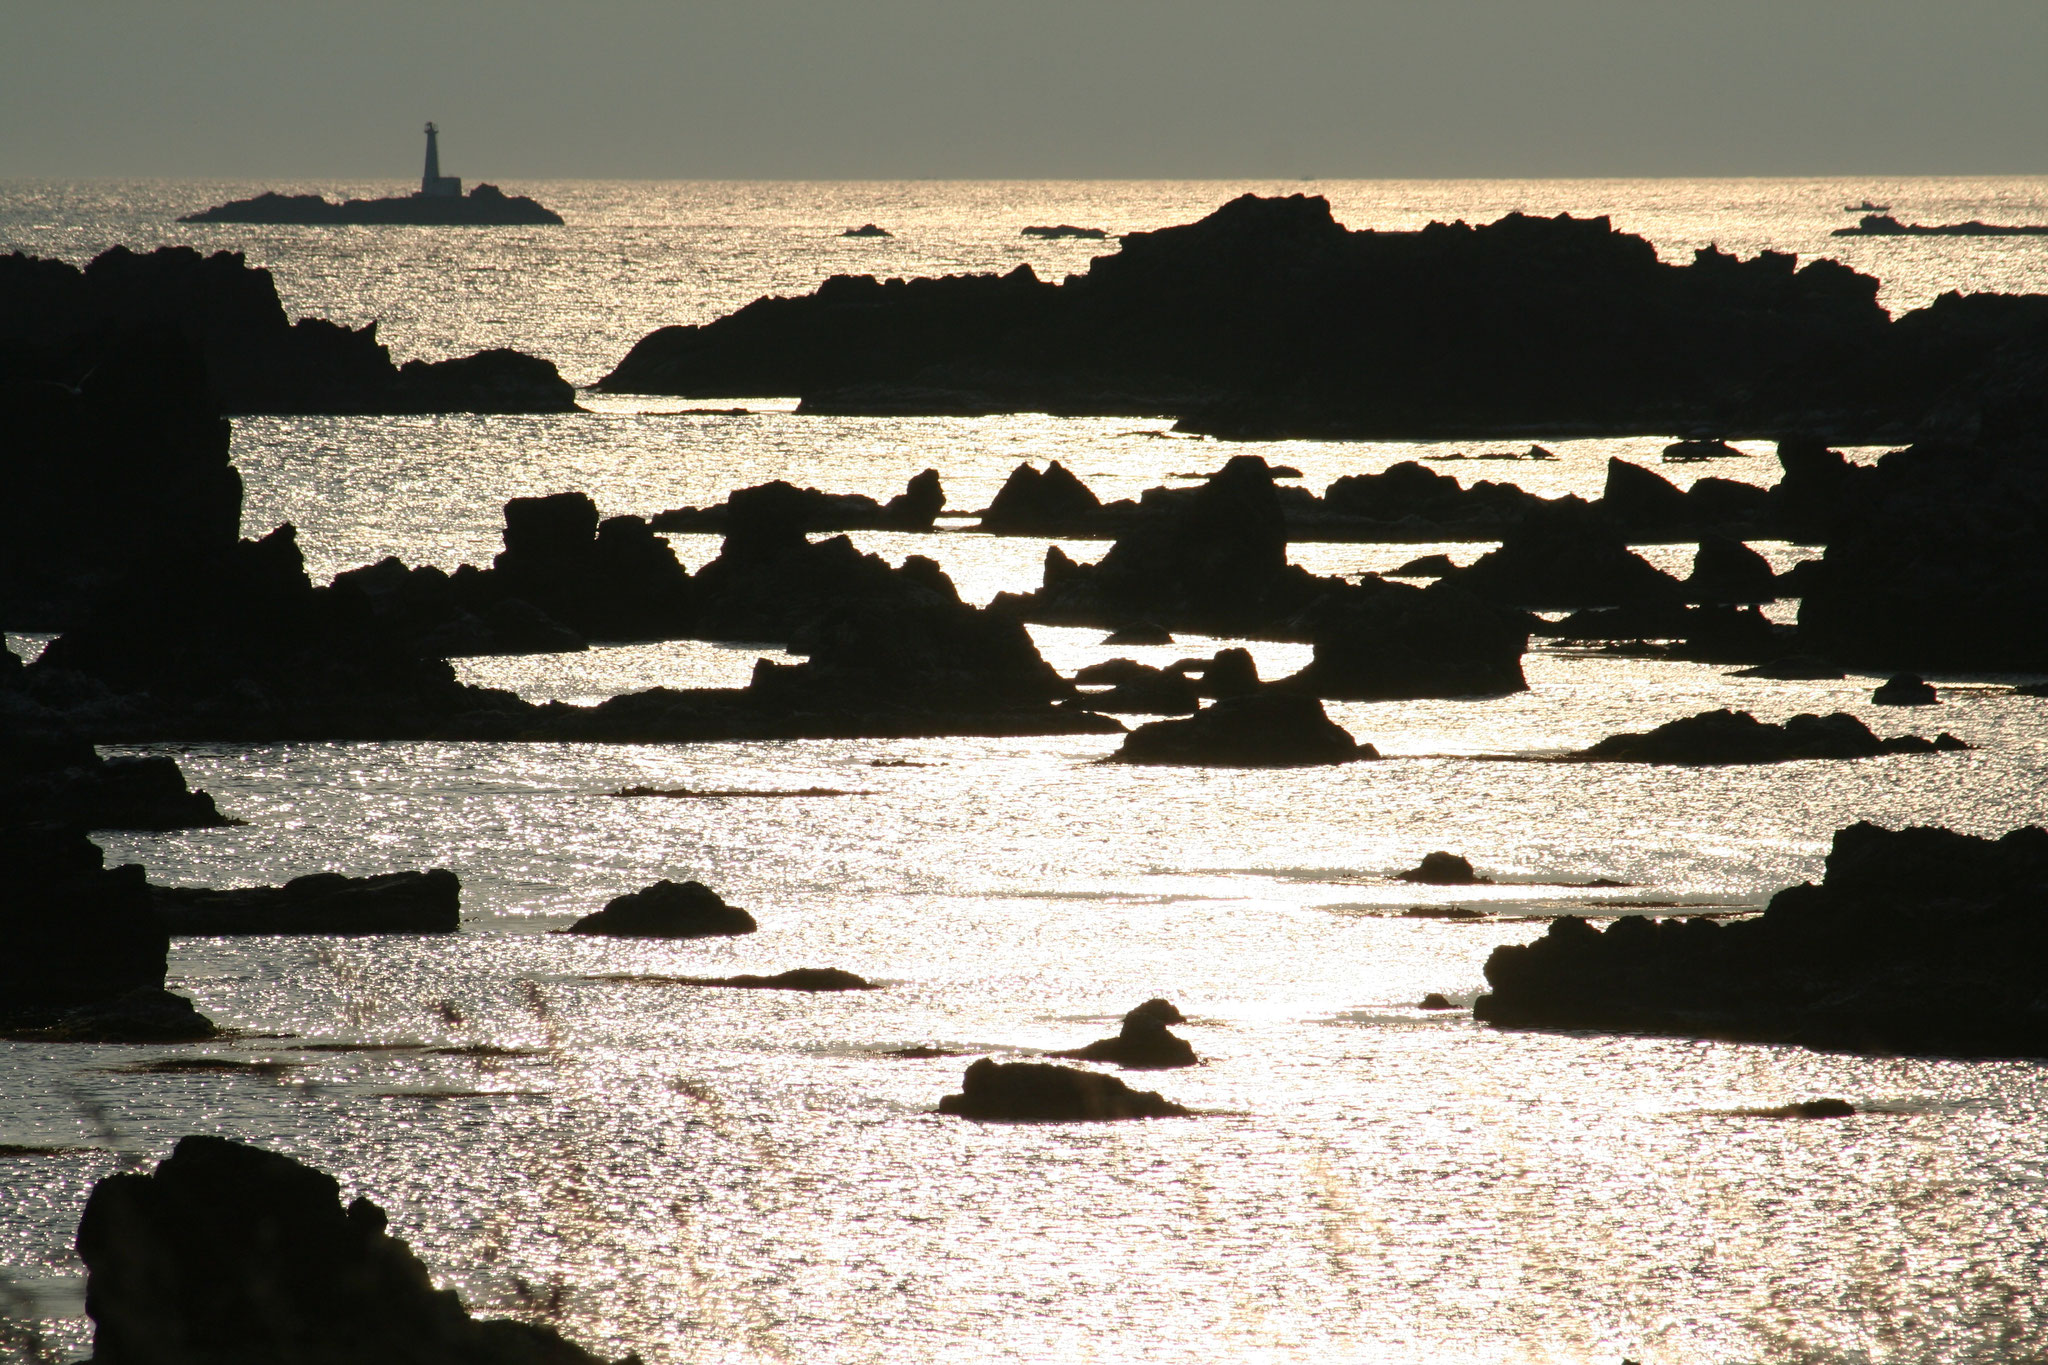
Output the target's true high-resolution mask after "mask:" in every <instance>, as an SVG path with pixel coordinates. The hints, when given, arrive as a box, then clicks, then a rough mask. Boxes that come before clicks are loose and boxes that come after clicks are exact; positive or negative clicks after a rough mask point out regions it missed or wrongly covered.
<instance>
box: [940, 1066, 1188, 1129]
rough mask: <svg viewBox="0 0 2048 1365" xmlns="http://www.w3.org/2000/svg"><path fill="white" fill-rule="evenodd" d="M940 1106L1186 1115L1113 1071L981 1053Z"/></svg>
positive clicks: (1014, 1114) (1034, 1117) (1011, 1113)
mask: <svg viewBox="0 0 2048 1365" xmlns="http://www.w3.org/2000/svg"><path fill="white" fill-rule="evenodd" d="M939 1112H940V1113H941V1114H953V1115H956V1116H958V1117H960V1118H964V1119H979V1120H981V1121H983V1122H993V1123H1093V1122H1100V1121H1103V1120H1107V1119H1166V1118H1187V1117H1188V1116H1189V1115H1188V1111H1187V1110H1186V1109H1183V1108H1181V1106H1179V1105H1177V1104H1175V1103H1173V1102H1172V1101H1171V1100H1168V1099H1165V1098H1163V1097H1162V1096H1161V1095H1160V1094H1159V1092H1158V1091H1156V1090H1133V1089H1131V1088H1130V1087H1129V1086H1127V1085H1125V1084H1124V1083H1123V1082H1122V1081H1120V1080H1118V1079H1117V1078H1116V1077H1114V1076H1105V1075H1103V1074H1102V1073H1101V1072H1099V1071H1083V1070H1081V1069H1080V1068H1078V1067H1071V1066H1052V1065H1049V1064H1047V1063H1045V1062H998V1061H994V1060H991V1059H990V1058H987V1057H983V1058H982V1059H980V1060H979V1061H977V1062H975V1063H974V1064H973V1065H971V1066H969V1067H968V1068H967V1074H966V1075H965V1076H964V1077H962V1079H961V1083H960V1093H959V1094H957V1095H945V1096H941V1097H940V1099H939Z"/></svg>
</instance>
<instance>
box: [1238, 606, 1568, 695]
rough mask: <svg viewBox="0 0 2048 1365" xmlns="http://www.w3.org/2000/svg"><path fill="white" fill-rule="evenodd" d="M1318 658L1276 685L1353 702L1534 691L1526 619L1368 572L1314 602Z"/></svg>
mask: <svg viewBox="0 0 2048 1365" xmlns="http://www.w3.org/2000/svg"><path fill="white" fill-rule="evenodd" d="M1305 619H1306V620H1307V621H1309V622H1310V623H1311V624H1310V628H1309V638H1310V640H1311V641H1312V642H1313V643H1314V645H1315V657H1314V658H1313V659H1312V660H1311V661H1310V662H1309V664H1308V666H1307V667H1305V668H1303V669H1302V670H1301V671H1300V672H1299V673H1296V674H1294V675H1293V676H1292V677H1289V678H1286V679H1283V680H1281V681H1280V682H1279V683H1277V684H1275V685H1276V686H1279V687H1283V688H1289V689H1295V690H1300V691H1305V692H1308V693H1310V694H1312V695H1314V696H1318V697H1328V698H1333V699H1339V700H1345V701H1388V700H1395V699H1400V698H1407V697H1459V696H1496V695H1499V694H1501V693H1506V692H1521V691H1526V690H1527V688H1528V686H1529V684H1528V682H1527V680H1526V679H1525V678H1524V677H1523V675H1522V653H1523V651H1524V650H1525V649H1527V648H1528V644H1529V626H1528V618H1527V617H1526V616H1524V615H1522V614H1521V613H1518V612H1513V611H1504V610H1502V609H1500V608H1498V607H1496V606H1493V605H1491V604H1489V603H1487V602H1483V601H1481V600H1480V599H1479V598H1477V597H1475V596H1473V595H1472V594H1471V593H1469V592H1467V591H1466V590H1465V588H1464V587H1463V586H1462V584H1461V582H1460V581H1457V580H1451V581H1441V582H1437V583H1432V584H1431V585H1430V586H1428V587H1427V588H1417V587H1413V586H1411V585H1409V584H1406V583H1389V582H1387V581H1386V580H1384V579H1379V578H1375V577H1372V576H1371V575H1367V576H1366V577H1365V578H1364V579H1362V580H1361V581H1360V582H1359V584H1358V587H1357V589H1356V590H1355V591H1353V592H1350V593H1347V594H1344V595H1343V596H1341V597H1336V598H1334V599H1331V600H1326V601H1324V602H1322V603H1320V604H1318V605H1317V606H1316V607H1315V608H1313V609H1312V610H1311V611H1310V612H1309V613H1308V615H1307V616H1306V618H1305Z"/></svg>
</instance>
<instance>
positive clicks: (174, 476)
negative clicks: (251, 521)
mask: <svg viewBox="0 0 2048 1365" xmlns="http://www.w3.org/2000/svg"><path fill="white" fill-rule="evenodd" d="M25 263H26V264H25ZM37 267H49V268H51V269H53V270H55V271H56V272H57V273H58V275H59V277H60V280H61V279H63V278H68V277H66V276H65V275H64V272H69V271H70V270H71V268H70V267H69V266H64V265H61V264H60V263H58V262H36V261H29V260H28V258H12V259H0V317H4V315H5V313H6V304H7V302H8V280H7V276H8V275H9V273H10V271H12V272H16V273H26V274H31V275H32V274H34V273H35V269H36V268H37ZM14 283H15V285H16V286H17V288H18V287H19V285H20V283H21V281H19V280H17V281H15V282H14ZM12 321H14V320H13V319H7V320H5V321H0V626H4V627H6V628H7V629H10V630H61V629H63V628H64V627H66V626H68V625H69V624H71V622H72V621H73V620H75V619H77V617H78V615H79V613H80V612H82V611H83V610H84V609H85V608H86V605H87V604H88V603H90V602H91V601H92V600H93V598H94V597H96V596H97V595H99V594H101V593H103V592H105V591H107V590H108V588H109V587H110V586H111V585H112V584H113V583H115V582H116V581H118V580H119V579H120V577H121V576H122V575H123V574H124V573H125V572H127V571H128V570H130V569H131V568H133V567H134V566H136V565H142V564H148V563H150V562H151V561H153V560H154V559H155V558H157V557H158V556H160V555H163V554H167V553H176V552H178V551H179V549H180V548H181V547H186V546H214V547H218V546H221V545H227V544H232V543H233V542H234V539H235V535H236V528H237V525H238V519H239V516H240V511H241V497H242V484H241V478H240V475H239V474H237V473H236V471H235V468H234V466H233V465H231V464H229V463H228V434H229V433H228V423H227V421H226V420H225V419H224V418H222V417H221V415H220V409H219V407H218V406H217V405H216V404H215V402H214V400H213V397H212V394H211V391H210V386H209V382H208V379H207V374H206V365H205V362H204V360H203V359H202V358H201V356H200V353H199V349H198V347H197V346H196V345H195V344H194V343H193V342H191V341H190V340H188V339H186V338H185V337H184V336H182V335H180V334H179V332H178V331H177V330H176V329H175V328H173V327H171V326H168V325H154V326H152V325H143V324H131V325H122V324H116V323H112V322H109V323H106V324H104V325H103V326H102V327H101V329H100V330H98V331H97V332H95V333H94V334H93V335H91V336H89V337H83V338H79V339H76V340H75V341H73V342H69V343H57V342H52V343H51V344H49V345H38V344H15V345H10V344H8V342H7V340H6V338H5V336H4V333H5V332H6V331H7V330H8V328H9V323H10V322H12Z"/></svg>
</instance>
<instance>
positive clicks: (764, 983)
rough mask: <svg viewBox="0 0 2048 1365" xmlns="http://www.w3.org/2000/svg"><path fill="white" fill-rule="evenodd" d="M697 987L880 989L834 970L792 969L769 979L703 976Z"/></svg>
mask: <svg viewBox="0 0 2048 1365" xmlns="http://www.w3.org/2000/svg"><path fill="white" fill-rule="evenodd" d="M695 984H697V985H699V986H730V987H732V988H734V989H736V990H748V991H873V990H880V989H881V987H880V986H878V985H877V984H876V983H874V982H872V981H870V980H868V979H867V978H866V977H864V976H858V975H855V974H854V973H853V972H848V971H842V970H840V969H839V968H837V967H792V968H790V969H789V970H788V971H786V972H777V973H775V974H774V975H773V976H755V975H753V974H752V973H749V972H741V973H740V974H739V975H737V976H705V977H698V978H696V979H695Z"/></svg>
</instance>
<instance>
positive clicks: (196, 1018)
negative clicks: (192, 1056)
mask: <svg viewBox="0 0 2048 1365" xmlns="http://www.w3.org/2000/svg"><path fill="white" fill-rule="evenodd" d="M0 866H4V867H5V868H6V869H7V888H8V889H7V894H6V895H4V896H0V1033H9V1034H15V1033H24V1032H36V1033H40V1034H42V1035H43V1036H47V1037H50V1038H53V1039H59V1040H65V1041H77V1042H158V1041H166V1042H168V1041H177V1040H181V1039H189V1038H206V1037H211V1036H212V1034H213V1032H214V1027H213V1024H212V1022H211V1021H209V1020H208V1019H207V1018H206V1017H205V1016H204V1015H202V1014H200V1013H199V1012H198V1011H197V1010H196V1009H194V1008H193V1005H192V1002H191V1001H190V1000H188V999H186V998H185V997H184V996H181V995H173V994H171V993H170V992H169V991H166V990H165V989H164V966H165V960H166V955H167V954H168V952H169V950H170V939H169V937H168V936H167V935H166V934H165V933H164V929H163V926H162V925H160V924H159V923H158V922H157V919H156V915H155V914H154V913H153V912H152V910H151V909H150V900H149V886H148V883H146V882H145V881H144V880H143V872H142V868H141V867H140V866H138V865H136V864H133V863H129V864H126V865H123V866H121V867H114V868H109V867H107V866H106V865H105V855H103V854H102V853H101V851H100V848H99V846H98V845H97V844H95V843H93V842H92V841H91V840H90V839H88V838H86V837H85V832H84V831H83V830H81V829H78V828H76V827H74V826H65V825H59V824H48V823H27V822H20V823H0Z"/></svg>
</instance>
